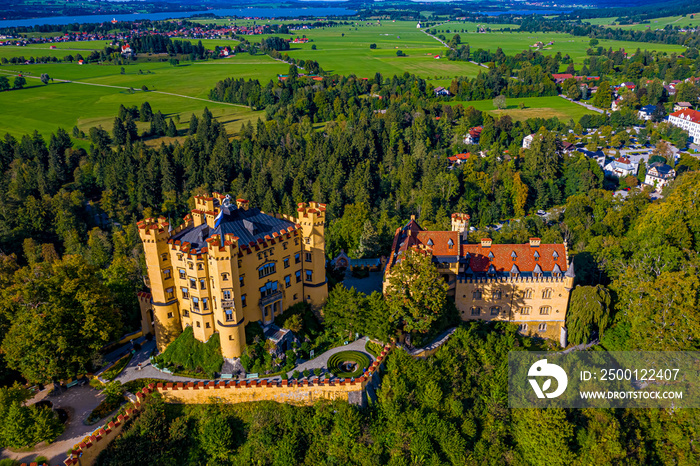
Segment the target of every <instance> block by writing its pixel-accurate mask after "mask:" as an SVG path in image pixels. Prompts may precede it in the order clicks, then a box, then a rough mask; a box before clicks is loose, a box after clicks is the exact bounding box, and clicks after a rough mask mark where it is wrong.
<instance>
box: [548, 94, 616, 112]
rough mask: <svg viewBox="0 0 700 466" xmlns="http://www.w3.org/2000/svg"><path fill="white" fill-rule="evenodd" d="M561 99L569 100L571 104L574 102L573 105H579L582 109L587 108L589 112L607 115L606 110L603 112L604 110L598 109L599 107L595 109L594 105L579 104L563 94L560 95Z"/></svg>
mask: <svg viewBox="0 0 700 466" xmlns="http://www.w3.org/2000/svg"><path fill="white" fill-rule="evenodd" d="M559 97H561V98H562V99H565V100H568V101H569V102H572V103H575V104H577V105H580V106H581V107H586V108H587V109H588V110H592V111H594V112H598V113H605V110H602V109H600V108H598V107H594V106H593V105H590V104H587V103H585V102H579V101H578V100H571V99H569V98H568V97H567V96H565V95H563V94H559Z"/></svg>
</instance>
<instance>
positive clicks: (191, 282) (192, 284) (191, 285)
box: [190, 278, 197, 290]
mask: <svg viewBox="0 0 700 466" xmlns="http://www.w3.org/2000/svg"><path fill="white" fill-rule="evenodd" d="M190 288H192V289H193V290H196V289H197V280H195V279H194V278H190Z"/></svg>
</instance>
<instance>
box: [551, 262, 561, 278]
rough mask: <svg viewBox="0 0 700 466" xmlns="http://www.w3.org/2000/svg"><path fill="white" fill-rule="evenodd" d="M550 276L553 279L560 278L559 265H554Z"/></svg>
mask: <svg viewBox="0 0 700 466" xmlns="http://www.w3.org/2000/svg"><path fill="white" fill-rule="evenodd" d="M552 275H554V276H555V277H561V269H560V268H559V264H554V269H552Z"/></svg>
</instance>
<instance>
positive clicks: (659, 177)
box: [644, 162, 676, 191]
mask: <svg viewBox="0 0 700 466" xmlns="http://www.w3.org/2000/svg"><path fill="white" fill-rule="evenodd" d="M675 177H676V170H674V169H673V168H671V167H670V166H668V165H666V164H665V163H662V162H656V163H652V164H651V166H650V167H649V170H647V176H646V177H645V178H644V183H645V184H648V185H649V186H653V187H654V189H655V190H657V191H661V189H662V188H663V187H664V186H666V185H667V184H668V183H669V182H670V181H671V180H673V179H674V178H675Z"/></svg>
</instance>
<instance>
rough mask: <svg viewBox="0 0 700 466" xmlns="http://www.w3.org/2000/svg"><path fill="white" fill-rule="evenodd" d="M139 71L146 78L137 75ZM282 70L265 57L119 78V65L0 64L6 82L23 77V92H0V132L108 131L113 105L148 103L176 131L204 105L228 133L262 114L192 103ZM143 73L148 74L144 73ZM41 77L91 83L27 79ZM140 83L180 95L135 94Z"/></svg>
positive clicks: (157, 68) (146, 66) (155, 66)
mask: <svg viewBox="0 0 700 466" xmlns="http://www.w3.org/2000/svg"><path fill="white" fill-rule="evenodd" d="M139 70H142V71H143V72H144V73H146V74H138V71H139ZM287 70H288V66H287V65H285V64H284V63H280V62H278V61H275V60H272V59H271V58H269V57H267V56H256V57H251V56H249V55H243V56H240V57H234V58H230V59H225V60H215V61H202V62H193V63H187V64H185V65H181V66H178V67H172V66H170V65H169V64H168V63H163V62H151V63H146V62H144V63H138V64H135V65H127V66H125V71H126V73H125V74H123V75H122V74H120V67H119V66H114V65H104V66H100V65H82V66H81V65H77V64H67V63H60V64H38V65H22V66H16V65H15V66H12V65H10V66H3V67H0V74H2V75H5V76H8V77H10V80H12V79H13V75H15V74H16V73H17V72H22V73H24V74H25V76H28V78H27V81H28V82H27V87H26V88H25V89H22V90H17V91H10V92H2V93H0V107H2V108H4V109H6V110H5V112H3V113H2V114H0V128H2V132H3V133H4V132H5V131H7V132H10V133H12V134H14V135H21V134H24V133H27V132H31V131H33V130H34V129H35V128H36V129H38V130H39V132H40V133H42V134H49V133H51V132H53V131H55V130H56V129H57V128H58V127H59V126H60V127H63V128H64V129H67V130H70V129H71V128H72V127H73V126H75V125H77V126H78V127H79V128H80V129H82V130H84V131H87V129H89V128H90V127H91V126H96V125H98V124H102V125H103V127H104V128H105V129H108V130H111V125H112V121H113V119H114V116H115V115H116V113H117V110H118V108H119V104H122V103H123V104H124V105H127V106H131V105H137V106H140V105H141V103H142V102H144V101H148V102H149V103H150V104H151V106H152V107H153V110H154V111H158V110H160V111H161V112H163V114H167V115H168V116H171V117H174V116H175V115H176V114H179V115H180V124H179V128H186V127H187V124H188V122H189V116H190V114H191V113H195V114H198V113H201V112H202V111H203V110H204V107H208V108H209V109H210V110H211V111H212V113H213V114H214V116H215V117H218V118H219V119H220V121H222V122H224V123H225V124H226V126H227V129H229V130H230V131H231V132H233V131H236V130H238V128H240V126H241V124H242V123H245V122H247V121H249V120H251V119H253V120H255V119H257V118H258V117H259V116H262V115H263V112H252V111H251V110H249V109H247V108H245V107H237V106H231V105H226V104H222V103H215V102H206V101H202V100H195V99H208V94H209V90H210V89H211V88H212V87H214V85H215V84H216V82H218V81H219V80H221V79H224V78H226V77H229V76H232V75H233V76H238V77H243V78H246V79H248V78H254V79H260V80H261V81H262V82H267V81H269V80H270V79H274V78H275V77H276V75H277V74H279V73H285V72H286V71H287ZM148 71H150V72H151V73H150V74H148V73H147V72H148ZM41 73H49V75H50V76H51V77H53V78H54V79H56V80H58V79H66V80H71V81H79V82H81V83H88V84H92V85H88V84H78V83H59V82H58V81H55V82H53V83H50V84H48V85H46V86H44V85H43V84H41V83H40V82H39V80H37V79H32V77H35V76H39V75H41ZM144 85H145V86H147V87H148V89H149V90H151V91H159V92H167V93H172V94H178V95H181V96H186V97H181V96H174V95H169V94H160V93H156V92H142V91H140V90H138V89H141V87H142V86H144ZM109 86H117V87H109ZM129 87H133V88H134V89H137V90H138V91H137V92H135V93H134V94H130V93H129V92H128V90H127V89H124V88H129ZM187 97H193V98H195V99H191V98H187ZM139 129H140V130H141V129H142V128H139ZM143 129H145V127H144V128H143Z"/></svg>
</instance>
